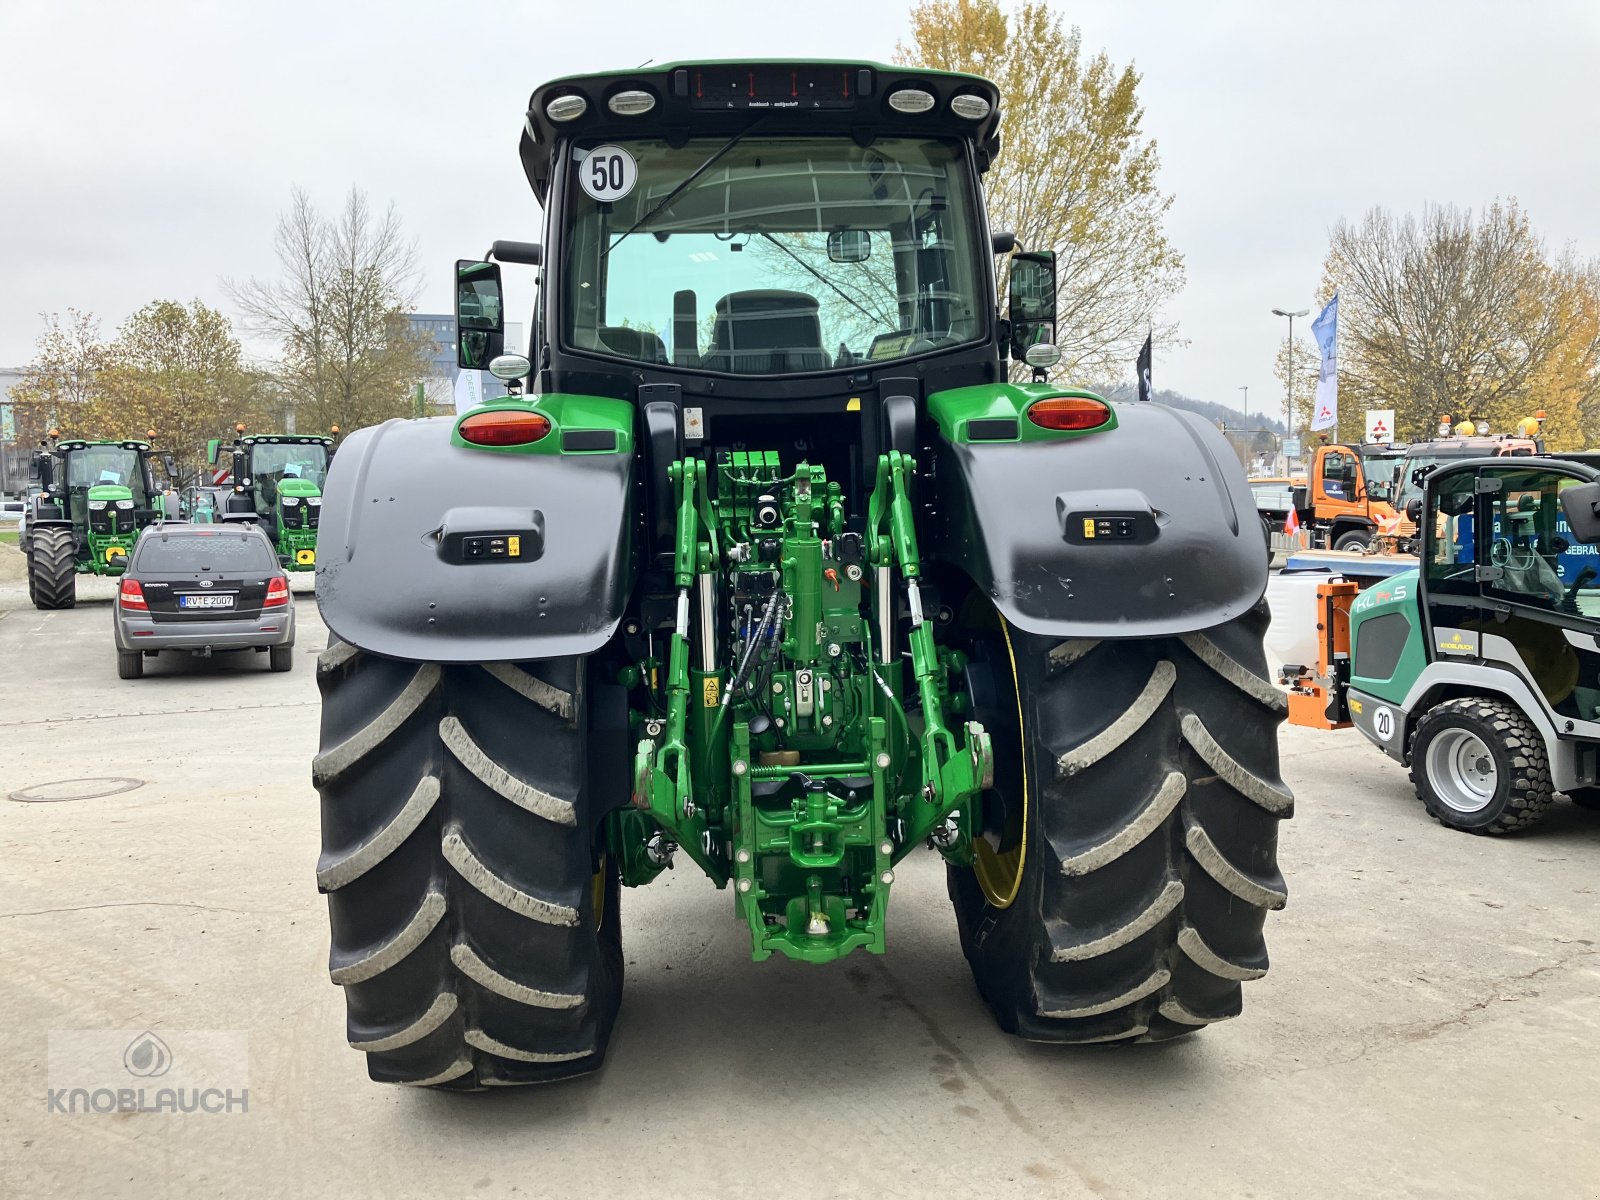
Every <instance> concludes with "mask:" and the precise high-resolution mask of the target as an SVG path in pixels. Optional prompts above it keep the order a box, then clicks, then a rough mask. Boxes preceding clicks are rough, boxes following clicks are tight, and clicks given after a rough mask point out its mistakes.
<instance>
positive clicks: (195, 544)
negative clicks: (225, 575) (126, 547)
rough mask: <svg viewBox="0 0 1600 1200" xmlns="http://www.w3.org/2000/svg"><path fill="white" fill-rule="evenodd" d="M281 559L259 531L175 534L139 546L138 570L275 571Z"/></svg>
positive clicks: (154, 538)
mask: <svg viewBox="0 0 1600 1200" xmlns="http://www.w3.org/2000/svg"><path fill="white" fill-rule="evenodd" d="M277 566H278V560H277V557H276V556H275V555H274V554H273V553H272V548H271V547H270V546H268V545H267V542H266V539H265V538H263V537H261V536H260V535H259V534H257V533H255V532H251V533H249V534H238V533H222V532H218V533H174V534H168V535H167V536H166V537H164V538H163V537H160V536H156V537H146V538H144V539H143V540H142V541H140V543H139V552H138V557H137V559H136V560H135V561H134V564H133V567H134V570H135V571H224V572H228V571H233V572H237V571H249V572H257V571H272V570H276V569H277Z"/></svg>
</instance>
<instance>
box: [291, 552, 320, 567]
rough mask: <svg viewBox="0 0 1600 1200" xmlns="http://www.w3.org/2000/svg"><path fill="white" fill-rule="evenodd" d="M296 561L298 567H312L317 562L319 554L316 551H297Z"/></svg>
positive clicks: (295, 554) (295, 553)
mask: <svg viewBox="0 0 1600 1200" xmlns="http://www.w3.org/2000/svg"><path fill="white" fill-rule="evenodd" d="M294 561H295V563H296V565H298V566H302V567H305V566H310V565H311V564H312V563H314V562H316V561H317V552H316V551H315V550H296V551H295V552H294Z"/></svg>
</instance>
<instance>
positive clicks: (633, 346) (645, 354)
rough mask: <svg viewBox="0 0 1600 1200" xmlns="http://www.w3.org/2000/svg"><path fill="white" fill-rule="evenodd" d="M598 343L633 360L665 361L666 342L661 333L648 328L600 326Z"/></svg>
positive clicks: (663, 363) (664, 362)
mask: <svg viewBox="0 0 1600 1200" xmlns="http://www.w3.org/2000/svg"><path fill="white" fill-rule="evenodd" d="M600 344H601V345H602V346H604V347H605V348H606V349H607V350H609V351H611V353H613V354H619V355H621V356H622V357H623V358H631V359H633V360H634V361H635V362H647V363H659V364H661V365H665V364H666V361H667V344H666V343H665V342H663V341H662V340H661V335H660V334H658V333H652V332H650V331H649V330H648V329H629V328H628V327H627V326H626V325H602V326H600Z"/></svg>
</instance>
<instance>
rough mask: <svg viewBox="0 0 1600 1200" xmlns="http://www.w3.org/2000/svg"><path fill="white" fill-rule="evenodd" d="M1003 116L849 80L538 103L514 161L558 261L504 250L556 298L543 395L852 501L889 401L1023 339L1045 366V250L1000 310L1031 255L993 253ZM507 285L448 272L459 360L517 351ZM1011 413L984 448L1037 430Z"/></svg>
mask: <svg viewBox="0 0 1600 1200" xmlns="http://www.w3.org/2000/svg"><path fill="white" fill-rule="evenodd" d="M998 103H999V98H998V95H997V93H996V91H995V89H994V87H993V85H992V84H990V83H988V82H987V81H986V80H982V79H978V78H975V77H972V76H961V75H947V74H943V73H940V72H928V71H905V70H902V69H900V68H888V67H881V66H875V65H871V64H849V63H833V64H815V65H804V64H796V63H777V64H772V63H768V64H751V63H713V64H699V65H668V66H666V67H661V68H651V69H649V70H647V71H642V72H638V73H625V74H622V75H605V76H580V77H574V78H569V79H563V80H558V81H556V82H554V83H550V84H547V85H545V86H544V87H541V88H539V89H538V90H537V91H535V92H534V94H533V96H532V99H531V101H530V108H529V114H528V122H527V125H526V129H525V132H524V135H523V138H522V143H521V151H522V161H523V166H524V169H525V171H526V173H527V176H528V179H529V181H530V183H531V184H532V185H533V189H534V192H535V194H536V196H537V197H538V198H539V200H540V202H541V204H542V205H543V207H544V210H545V213H546V221H545V239H544V243H543V244H542V245H533V244H529V243H496V246H495V249H494V251H493V252H492V253H491V255H490V257H491V258H494V259H499V260H501V261H507V262H522V263H528V264H538V265H540V266H541V267H542V270H543V275H544V277H545V278H547V279H548V280H549V281H550V283H549V286H546V287H544V288H542V289H541V297H540V308H539V312H538V313H537V314H536V317H535V320H534V322H533V329H534V335H533V341H534V344H533V346H532V348H531V359H532V363H531V366H532V370H533V372H534V374H535V376H536V378H535V379H534V381H533V384H532V390H536V391H538V392H540V393H541V394H543V395H545V396H547V397H548V396H555V395H563V394H566V395H574V396H591V397H614V398H616V399H620V400H626V401H629V402H631V403H633V404H635V405H637V406H638V407H639V408H641V409H642V408H644V407H645V406H647V405H649V404H652V403H656V404H666V405H670V406H671V408H672V409H673V411H674V413H675V414H681V419H679V420H678V421H677V423H678V424H680V425H681V428H682V433H683V438H684V440H685V441H686V442H687V444H688V446H689V448H691V449H694V450H697V451H698V450H704V449H710V448H711V447H713V446H718V445H733V444H737V443H743V442H745V441H746V440H747V439H748V438H749V437H750V436H751V435H752V434H753V433H754V429H755V425H756V424H757V423H759V428H760V430H761V433H760V435H759V436H761V437H762V438H765V439H768V440H772V439H774V438H775V439H777V440H778V441H782V442H783V443H785V444H786V445H793V446H794V447H795V449H796V450H797V451H798V452H799V456H801V457H806V458H808V460H809V461H812V462H820V463H822V464H823V465H825V466H826V467H827V469H828V471H829V478H832V479H839V480H841V481H842V482H846V483H849V484H853V485H854V492H853V495H856V496H864V495H865V492H866V490H868V489H867V487H865V486H863V485H864V484H866V485H870V475H871V471H872V460H873V458H874V457H875V454H876V451H877V450H878V449H880V448H882V447H883V445H884V442H885V439H884V436H883V429H884V425H885V421H884V418H883V414H882V408H881V404H880V401H879V399H878V397H880V396H893V395H909V394H910V391H911V390H912V389H914V390H915V391H916V392H917V393H918V394H919V395H923V394H933V393H937V392H943V391H952V390H955V389H959V388H963V387H969V386H980V385H986V384H991V383H994V382H996V381H997V380H1004V379H1005V378H1006V376H1007V367H1006V365H1005V362H1004V361H1003V360H1004V359H1006V358H1007V357H1008V356H1011V355H1012V354H1013V351H1014V355H1015V357H1016V358H1017V359H1021V358H1022V357H1023V354H1024V353H1025V352H1026V351H1027V349H1028V348H1029V347H1033V346H1037V349H1036V350H1035V352H1034V354H1035V359H1036V360H1037V361H1038V362H1039V363H1041V364H1043V365H1049V364H1050V363H1053V362H1054V361H1055V355H1054V352H1053V346H1052V345H1051V343H1053V342H1054V340H1055V339H1054V258H1053V255H1051V254H1050V253H1021V252H1018V253H1015V254H1012V256H1011V259H1010V272H1011V274H1010V279H1011V290H1012V294H1013V303H1012V309H1011V312H1010V314H1009V315H1010V320H1009V321H1007V320H1002V319H1001V313H1000V312H999V311H998V301H997V297H996V271H995V264H994V256H995V255H996V254H997V253H1010V252H1011V251H1013V250H1015V249H1017V247H1016V239H1015V238H1013V237H1011V236H1010V235H1008V234H1000V235H997V236H991V234H990V231H989V229H988V224H987V220H986V216H985V211H984V206H983V200H982V196H981V192H980V180H981V177H982V174H983V172H984V171H986V170H987V168H988V166H989V162H990V160H991V158H992V156H993V155H994V154H995V153H996V151H997V148H998V143H997V127H998ZM1028 249H1029V250H1030V251H1032V250H1034V249H1035V248H1032V247H1030V248H1028ZM499 272H500V266H499V263H498V262H494V261H482V262H462V263H459V264H458V297H457V300H458V303H457V316H458V325H459V330H460V349H459V362H460V365H461V366H462V367H464V368H473V369H484V368H486V367H487V366H488V365H489V363H490V362H491V361H492V360H493V359H494V358H495V357H496V356H498V355H499V354H500V353H501V352H502V350H503V348H504V346H503V342H504V312H503V304H502V297H501V288H500V278H499ZM1010 399H1012V400H1013V403H1012V404H1010V405H1007V404H1001V405H999V406H998V407H996V408H995V410H994V411H993V412H987V411H986V412H985V413H983V414H982V416H983V417H985V418H993V419H994V420H995V421H996V422H998V423H997V424H992V425H987V426H979V429H980V431H983V435H984V436H987V437H989V438H992V439H996V440H1008V441H1015V440H1019V439H1020V438H1025V437H1026V430H1025V429H1024V428H1022V427H1019V425H1018V418H1019V417H1020V416H1021V408H1020V406H1019V405H1018V404H1017V403H1016V402H1015V398H1014V397H1012V398H1010ZM777 405H781V407H775V406H777ZM963 415H964V414H963ZM775 422H777V423H779V424H784V428H783V429H781V430H778V429H777V428H776V425H775ZM556 424H557V425H559V426H562V427H563V429H562V430H561V431H559V432H558V436H560V435H561V434H562V433H564V432H565V427H566V426H567V424H568V423H567V422H563V421H561V420H559V418H558V420H557V422H556ZM584 433H585V434H587V430H585V431H584ZM596 437H598V435H596ZM586 441H594V442H595V444H596V445H598V441H597V440H596V439H595V438H588V439H586V438H585V437H579V438H577V439H576V440H575V443H574V444H575V445H576V444H579V443H585V444H586ZM861 447H866V448H867V453H866V454H865V455H862V454H857V453H855V451H856V450H857V449H858V448H861Z"/></svg>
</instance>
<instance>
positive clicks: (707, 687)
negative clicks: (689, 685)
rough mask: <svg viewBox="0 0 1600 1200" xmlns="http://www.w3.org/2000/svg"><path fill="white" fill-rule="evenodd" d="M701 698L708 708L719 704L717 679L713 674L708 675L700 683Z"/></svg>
mask: <svg viewBox="0 0 1600 1200" xmlns="http://www.w3.org/2000/svg"><path fill="white" fill-rule="evenodd" d="M700 698H701V700H702V701H703V702H704V704H705V706H706V707H707V708H715V707H716V706H717V680H716V677H715V676H713V675H708V676H706V678H705V679H704V681H702V683H701V684H700Z"/></svg>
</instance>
